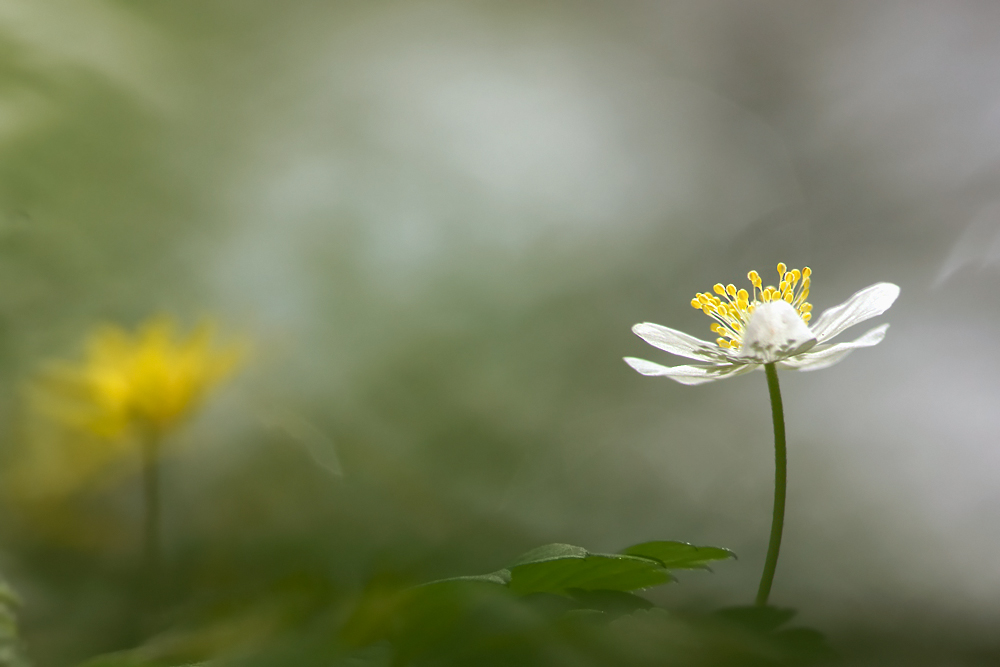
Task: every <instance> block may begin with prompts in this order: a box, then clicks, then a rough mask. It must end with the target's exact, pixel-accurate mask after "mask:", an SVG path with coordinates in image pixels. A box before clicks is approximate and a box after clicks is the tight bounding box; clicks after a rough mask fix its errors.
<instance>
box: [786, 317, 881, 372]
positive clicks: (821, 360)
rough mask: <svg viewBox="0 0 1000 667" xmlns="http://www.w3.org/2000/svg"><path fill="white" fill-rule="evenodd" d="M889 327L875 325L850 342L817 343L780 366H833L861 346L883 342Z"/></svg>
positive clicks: (811, 368)
mask: <svg viewBox="0 0 1000 667" xmlns="http://www.w3.org/2000/svg"><path fill="white" fill-rule="evenodd" d="M888 328H889V325H888V324H883V325H882V326H880V327H875V328H874V329H872V330H871V331H869V332H868V333H866V334H864V335H863V336H861V337H860V338H858V339H856V340H853V341H851V342H849V343H837V344H836V345H817V346H816V347H814V348H813V349H812V350H810V351H809V352H805V353H803V354H800V355H798V356H795V357H791V358H789V359H785V360H784V361H782V362H780V363H779V364H778V366H779V367H780V368H793V369H795V370H798V371H818V370H819V369H821V368H826V367H827V366H833V365H834V364H835V363H837V362H838V361H840V360H841V359H843V358H844V357H846V356H847V355H848V354H850V353H851V352H853V351H854V350H855V349H857V348H859V347H871V346H872V345H878V344H879V343H881V342H882V339H883V338H885V331H886V329H888Z"/></svg>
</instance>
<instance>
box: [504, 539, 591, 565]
mask: <svg viewBox="0 0 1000 667" xmlns="http://www.w3.org/2000/svg"><path fill="white" fill-rule="evenodd" d="M588 555H590V552H589V551H587V550H586V549H584V548H583V547H577V546H574V545H572V544H559V543H554V544H545V545H542V546H540V547H535V548H534V549H532V550H531V551H528V552H526V553H523V554H521V555H520V556H519V557H518V558H517V560H515V561H514V562H513V563H511V565H510V567H511V568H514V567H517V566H518V565H528V564H530V563H544V562H546V561H550V560H557V559H559V558H586V557H587V556H588Z"/></svg>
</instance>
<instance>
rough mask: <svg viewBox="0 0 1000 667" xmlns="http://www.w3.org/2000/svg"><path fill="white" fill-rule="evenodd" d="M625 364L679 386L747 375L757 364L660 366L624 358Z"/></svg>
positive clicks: (642, 360) (643, 360)
mask: <svg viewBox="0 0 1000 667" xmlns="http://www.w3.org/2000/svg"><path fill="white" fill-rule="evenodd" d="M625 363H627V364H628V365H629V366H631V367H632V368H634V369H635V370H637V371H639V372H640V373H642V374H643V375H661V376H664V377H668V378H670V379H671V380H676V381H677V382H680V383H681V384H704V383H706V382H714V381H715V380H721V379H723V378H728V377H735V376H737V375H743V374H744V373H749V372H750V371H752V370H754V369H755V368H759V366H758V365H757V364H716V365H713V366H661V365H660V364H654V363H653V362H652V361H646V360H645V359H636V358H635V357H625Z"/></svg>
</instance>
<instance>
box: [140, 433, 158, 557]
mask: <svg viewBox="0 0 1000 667" xmlns="http://www.w3.org/2000/svg"><path fill="white" fill-rule="evenodd" d="M141 437H142V458H143V461H142V463H143V466H142V495H143V501H144V512H145V513H144V516H143V525H142V547H143V556H144V558H145V562H146V568H147V569H148V571H149V573H150V574H151V575H155V574H156V572H157V571H158V570H159V567H160V436H159V434H158V433H157V432H156V431H155V430H154V429H152V428H149V429H145V430H144V432H143V433H142V436H141Z"/></svg>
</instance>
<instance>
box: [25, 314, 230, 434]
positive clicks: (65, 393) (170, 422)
mask: <svg viewBox="0 0 1000 667" xmlns="http://www.w3.org/2000/svg"><path fill="white" fill-rule="evenodd" d="M241 356H242V352H241V350H240V349H238V348H236V347H234V346H230V347H227V348H216V347H214V346H213V345H212V327H211V326H209V325H202V326H201V327H199V328H197V329H196V330H195V331H194V332H193V333H192V334H191V335H190V336H188V337H187V338H183V337H177V336H176V335H175V327H174V324H173V322H172V321H171V320H170V319H169V318H166V317H160V318H156V319H153V320H150V321H149V322H147V323H146V324H144V325H143V326H142V327H141V328H140V329H139V330H138V331H137V332H136V333H134V334H133V333H130V332H128V331H126V330H124V329H122V328H120V327H117V326H105V327H102V328H101V329H99V330H97V331H96V332H95V333H94V334H93V335H92V336H91V338H90V340H89V343H88V346H87V354H86V358H85V359H84V360H83V362H82V363H79V364H66V363H64V364H60V365H58V366H55V367H53V368H52V371H51V373H50V374H49V376H48V377H47V378H46V379H45V381H44V382H43V384H42V390H41V391H40V392H39V397H40V400H41V402H42V404H43V405H44V406H46V407H47V408H48V409H47V411H48V412H50V413H51V414H52V415H53V416H55V417H56V418H57V419H59V420H60V421H61V422H63V423H65V424H67V425H69V426H72V427H78V428H80V429H82V430H84V431H89V432H90V433H93V434H95V435H100V436H108V437H114V436H118V435H121V434H122V433H123V432H125V431H127V430H128V429H130V428H145V429H153V430H155V431H158V432H163V431H166V430H168V429H169V428H171V427H172V426H174V425H176V424H177V423H178V422H180V421H181V420H182V419H183V418H184V417H186V416H187V415H189V414H190V413H191V412H193V411H194V410H195V409H196V408H197V407H198V406H199V405H200V404H201V403H202V402H203V401H204V398H205V395H206V394H207V393H208V391H209V390H211V389H212V388H214V387H215V385H217V384H218V383H219V382H221V381H222V380H223V379H224V378H225V377H227V376H228V375H229V374H230V373H232V371H233V370H234V369H235V368H236V366H237V364H238V362H239V360H240V357H241Z"/></svg>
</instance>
